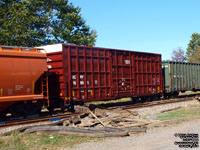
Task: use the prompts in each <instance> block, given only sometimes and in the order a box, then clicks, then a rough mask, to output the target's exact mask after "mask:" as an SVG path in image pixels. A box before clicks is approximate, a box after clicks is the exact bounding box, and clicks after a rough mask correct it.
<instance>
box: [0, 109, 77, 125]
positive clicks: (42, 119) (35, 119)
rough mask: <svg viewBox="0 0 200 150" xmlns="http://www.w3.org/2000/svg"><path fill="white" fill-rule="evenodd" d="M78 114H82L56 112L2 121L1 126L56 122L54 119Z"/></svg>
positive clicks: (57, 119)
mask: <svg viewBox="0 0 200 150" xmlns="http://www.w3.org/2000/svg"><path fill="white" fill-rule="evenodd" d="M76 115H80V114H79V113H70V112H66V113H64V114H56V115H55V114H54V115H48V116H40V117H33V118H25V119H16V120H15V119H13V120H9V121H1V122H0V128H5V127H10V126H15V125H27V124H33V123H39V122H54V121H59V120H62V119H66V118H70V117H72V116H76Z"/></svg>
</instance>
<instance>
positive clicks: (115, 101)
mask: <svg viewBox="0 0 200 150" xmlns="http://www.w3.org/2000/svg"><path fill="white" fill-rule="evenodd" d="M128 101H132V99H131V98H121V99H116V100H108V101H93V102H89V103H90V104H108V103H120V102H128Z"/></svg>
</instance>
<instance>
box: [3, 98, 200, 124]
mask: <svg viewBox="0 0 200 150" xmlns="http://www.w3.org/2000/svg"><path fill="white" fill-rule="evenodd" d="M195 96H197V95H195ZM195 96H192V97H181V98H173V99H168V100H166V99H164V100H159V101H153V102H144V103H137V104H132V105H130V104H129V105H124V106H113V107H105V106H103V107H101V108H102V109H106V110H114V109H117V108H121V109H124V110H125V109H134V108H135V109H137V108H144V107H152V106H156V105H165V104H172V103H178V102H184V101H191V100H194V98H195ZM77 115H80V113H71V112H65V113H60V114H53V115H46V116H45V115H43V116H40V117H33V118H22V119H13V120H8V121H0V128H4V127H10V126H15V125H25V124H26V125H27V124H33V123H38V122H53V121H59V120H63V119H66V118H70V117H72V116H77Z"/></svg>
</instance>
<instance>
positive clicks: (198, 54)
mask: <svg viewBox="0 0 200 150" xmlns="http://www.w3.org/2000/svg"><path fill="white" fill-rule="evenodd" d="M188 62H192V63H200V47H198V48H197V50H196V51H195V52H194V53H193V54H192V55H191V56H190V57H189V58H188Z"/></svg>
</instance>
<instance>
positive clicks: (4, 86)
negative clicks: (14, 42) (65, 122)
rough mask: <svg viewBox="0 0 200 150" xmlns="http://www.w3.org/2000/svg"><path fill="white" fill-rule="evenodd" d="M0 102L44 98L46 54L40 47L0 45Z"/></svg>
mask: <svg viewBox="0 0 200 150" xmlns="http://www.w3.org/2000/svg"><path fill="white" fill-rule="evenodd" d="M0 64H1V65H0V70H1V74H0V102H7V101H8V102H11V101H19V100H37V99H44V95H42V94H41V93H42V79H41V78H42V76H43V74H44V72H45V71H47V63H46V54H45V53H41V52H40V49H35V48H29V49H28V48H18V47H10V46H0Z"/></svg>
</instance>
